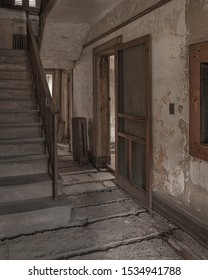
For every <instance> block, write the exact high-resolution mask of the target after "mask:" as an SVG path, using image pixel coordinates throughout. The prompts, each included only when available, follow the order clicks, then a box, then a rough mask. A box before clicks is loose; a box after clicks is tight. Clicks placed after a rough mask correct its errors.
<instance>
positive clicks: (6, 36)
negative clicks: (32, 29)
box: [0, 8, 25, 49]
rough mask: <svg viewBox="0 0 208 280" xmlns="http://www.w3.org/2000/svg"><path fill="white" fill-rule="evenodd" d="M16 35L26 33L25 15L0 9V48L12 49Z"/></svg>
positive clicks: (11, 10) (16, 11)
mask: <svg viewBox="0 0 208 280" xmlns="http://www.w3.org/2000/svg"><path fill="white" fill-rule="evenodd" d="M14 33H25V13H24V12H22V11H18V10H13V9H5V8H0V34H1V40H0V48H2V49H11V48H12V36H13V34H14Z"/></svg>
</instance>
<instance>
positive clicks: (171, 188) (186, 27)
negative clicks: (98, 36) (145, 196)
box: [73, 0, 208, 225]
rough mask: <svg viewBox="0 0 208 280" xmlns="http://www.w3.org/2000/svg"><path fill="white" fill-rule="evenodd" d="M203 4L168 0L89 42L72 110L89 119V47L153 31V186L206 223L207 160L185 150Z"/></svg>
mask: <svg viewBox="0 0 208 280" xmlns="http://www.w3.org/2000/svg"><path fill="white" fill-rule="evenodd" d="M207 6H208V1H207V0H205V1H195V0H189V1H188V0H172V1H171V2H169V3H167V4H166V5H164V6H162V7H160V8H158V9H157V10H154V11H153V12H151V13H149V14H147V15H145V16H144V17H142V18H140V19H138V20H136V21H134V22H132V23H130V24H129V25H128V26H125V27H123V28H121V29H120V30H118V31H116V32H114V33H113V34H111V35H109V36H107V37H105V38H104V39H102V40H100V41H98V42H96V43H94V44H93V45H90V46H89V47H87V48H85V49H84V50H83V53H82V56H81V58H80V60H79V61H78V62H77V63H76V65H75V68H74V85H73V86H74V92H73V100H74V104H73V109H74V116H82V117H86V118H87V119H88V120H91V119H92V118H93V67H92V61H93V60H92V56H93V53H92V51H93V48H95V47H97V46H99V45H101V44H103V43H105V42H107V41H108V40H110V39H112V38H115V37H117V36H119V35H123V41H124V42H127V41H129V40H132V39H135V38H138V37H141V36H144V35H147V34H151V37H152V138H153V174H152V175H153V189H154V191H155V192H157V193H159V194H161V195H163V196H165V197H166V199H169V200H171V201H172V202H174V203H175V204H177V205H178V206H179V207H181V208H182V209H184V210H185V211H187V212H188V213H189V214H191V215H192V216H194V217H195V218H196V219H198V220H199V221H200V222H202V223H204V224H206V225H208V175H207V174H208V172H207V170H208V163H207V162H205V161H200V160H198V159H196V158H192V157H190V156H189V137H188V132H189V83H188V78H189V76H188V45H189V43H191V42H195V41H198V40H199V41H200V40H207V39H208V32H207V29H206V26H207V25H206V24H204V23H203V21H204V20H205V22H207V18H208V10H207ZM196 19H197V20H196ZM196 22H197V26H198V27H196V25H195V23H196ZM203 24H204V27H203V28H202V29H200V31H199V30H198V29H199V28H200V26H202V25H203ZM105 28H106V27H105V26H103V31H105ZM169 103H174V104H175V114H174V115H170V114H169ZM150 160H151V159H150Z"/></svg>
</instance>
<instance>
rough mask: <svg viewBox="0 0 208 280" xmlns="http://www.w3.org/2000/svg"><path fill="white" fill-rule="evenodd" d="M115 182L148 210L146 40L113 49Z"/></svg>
mask: <svg viewBox="0 0 208 280" xmlns="http://www.w3.org/2000/svg"><path fill="white" fill-rule="evenodd" d="M116 60H117V63H116V66H117V69H116V71H117V92H116V103H117V106H116V139H117V146H116V182H117V183H118V184H119V185H120V186H121V187H122V188H124V189H125V190H126V191H127V192H129V193H130V194H131V195H133V196H134V197H135V198H136V199H138V200H139V201H140V202H141V203H142V204H143V205H144V206H146V207H147V208H151V186H150V177H151V168H150V167H151V161H152V160H151V127H150V123H151V122H150V119H151V92H150V91H151V86H150V84H151V82H150V81H151V78H150V37H149V36H145V37H143V38H140V39H137V40H134V41H131V42H128V43H125V44H121V45H119V46H118V48H117V55H116Z"/></svg>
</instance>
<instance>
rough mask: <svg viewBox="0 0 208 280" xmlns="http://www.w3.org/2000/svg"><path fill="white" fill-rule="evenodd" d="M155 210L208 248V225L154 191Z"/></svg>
mask: <svg viewBox="0 0 208 280" xmlns="http://www.w3.org/2000/svg"><path fill="white" fill-rule="evenodd" d="M153 210H154V211H156V212H158V213H159V214H161V215H162V216H164V217H165V218H166V219H168V220H169V221H171V222H172V223H173V224H175V225H176V226H178V227H180V228H181V229H182V230H183V231H185V232H186V233H188V234H189V235H190V236H192V237H193V238H194V239H196V240H197V241H198V242H199V243H200V244H201V245H202V246H204V247H206V248H207V249H208V227H207V226H206V225H204V224H201V223H200V222H199V221H198V220H197V219H196V218H194V217H193V216H191V215H190V214H188V213H187V212H185V211H184V210H182V209H181V208H179V207H178V206H177V205H176V204H174V202H171V201H170V200H168V199H167V198H166V197H163V196H162V195H159V194H157V193H156V192H153Z"/></svg>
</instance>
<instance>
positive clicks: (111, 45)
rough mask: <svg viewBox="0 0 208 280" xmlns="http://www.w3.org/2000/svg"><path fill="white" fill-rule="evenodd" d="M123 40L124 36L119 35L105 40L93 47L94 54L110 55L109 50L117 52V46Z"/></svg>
mask: <svg viewBox="0 0 208 280" xmlns="http://www.w3.org/2000/svg"><path fill="white" fill-rule="evenodd" d="M121 42H122V36H118V37H116V38H113V39H112V40H109V41H108V42H105V43H104V44H102V45H100V46H98V47H96V48H94V49H93V55H109V52H113V53H114V52H115V46H116V45H118V44H120V43H121Z"/></svg>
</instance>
